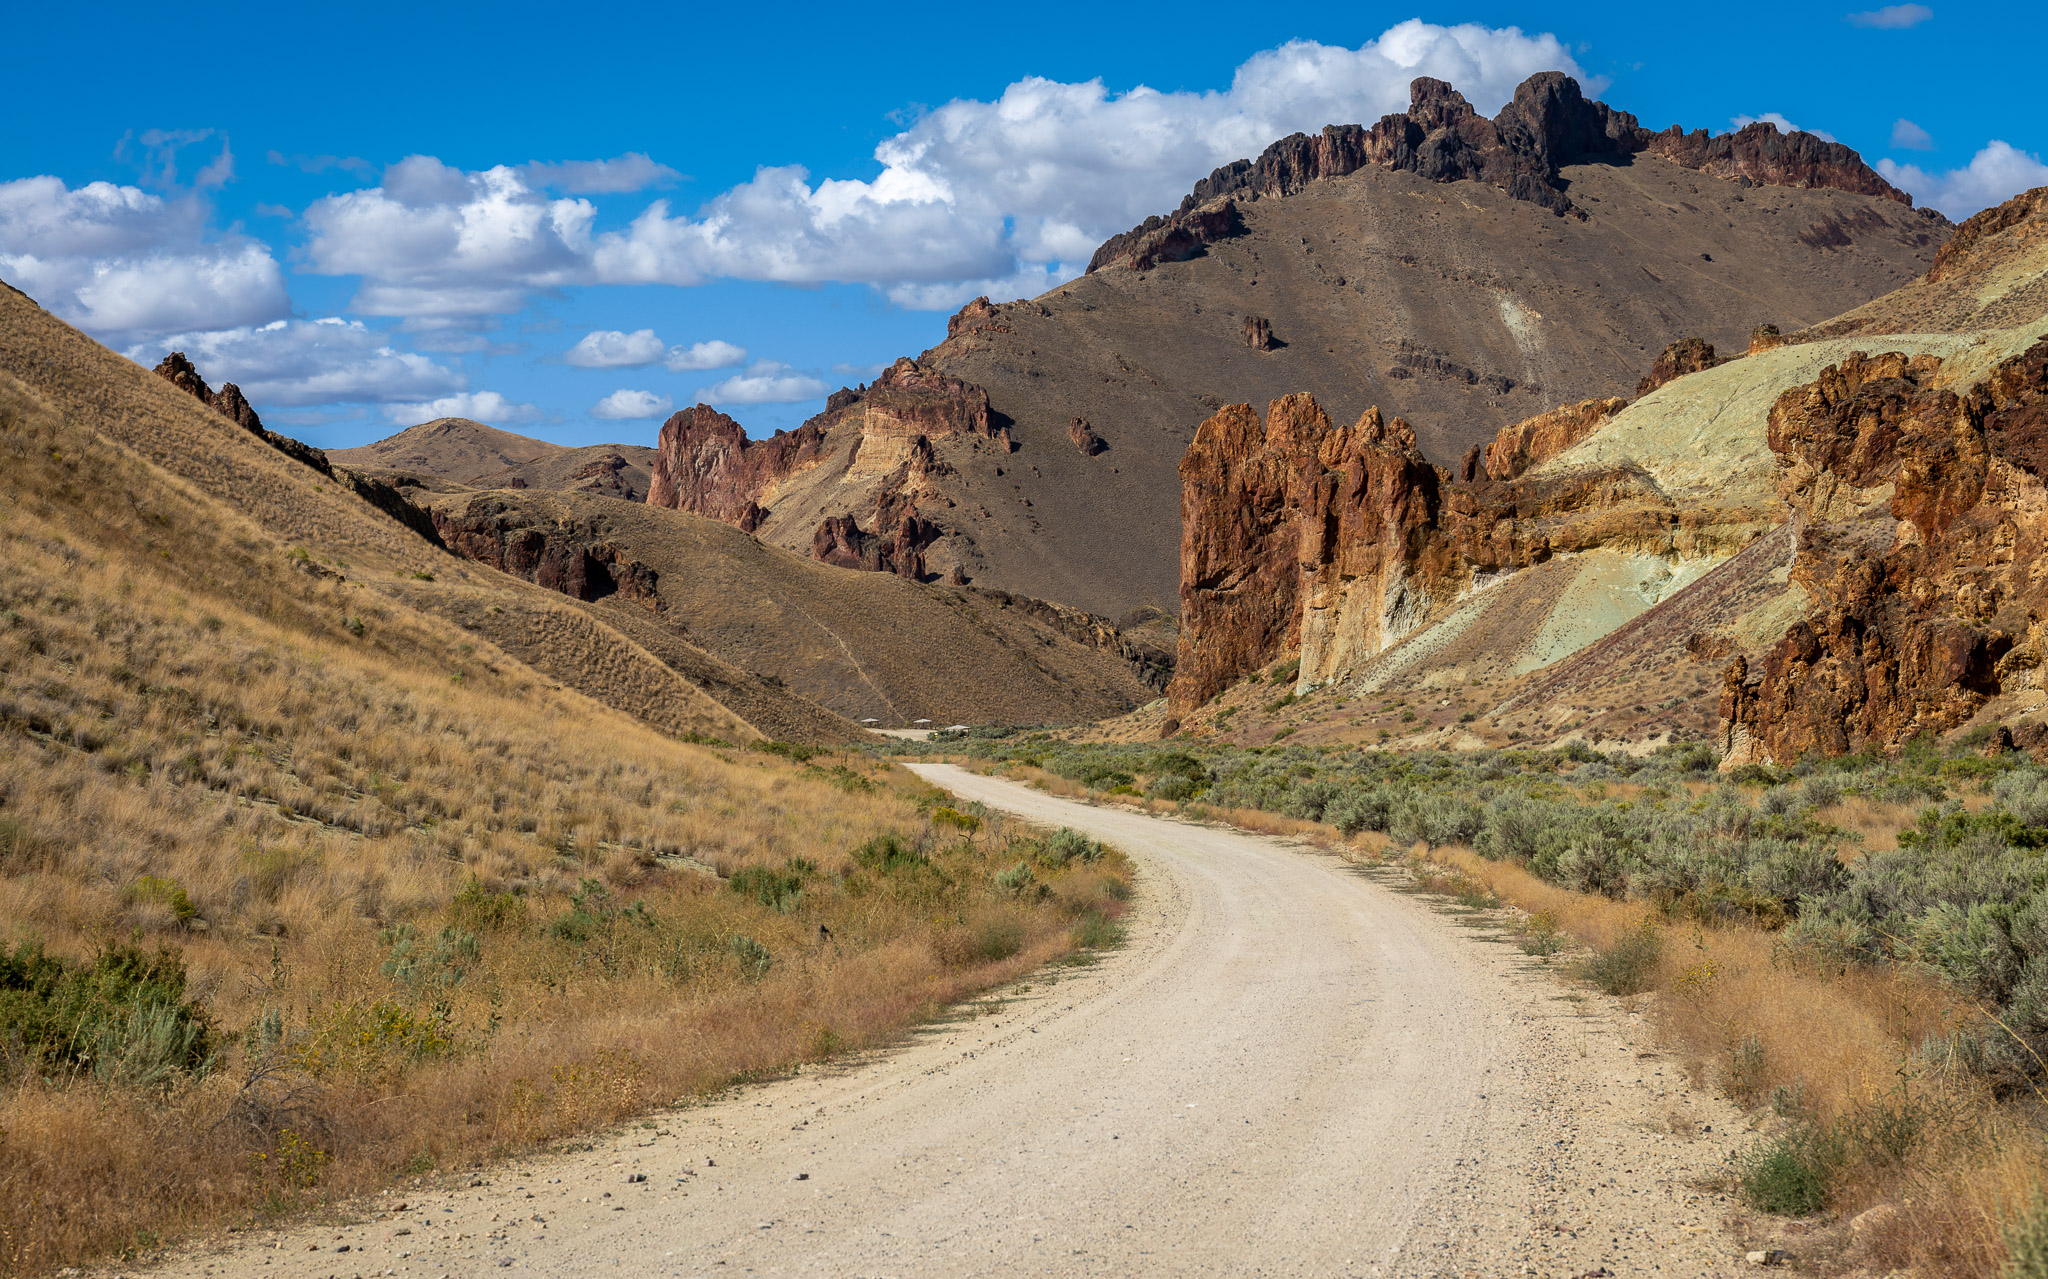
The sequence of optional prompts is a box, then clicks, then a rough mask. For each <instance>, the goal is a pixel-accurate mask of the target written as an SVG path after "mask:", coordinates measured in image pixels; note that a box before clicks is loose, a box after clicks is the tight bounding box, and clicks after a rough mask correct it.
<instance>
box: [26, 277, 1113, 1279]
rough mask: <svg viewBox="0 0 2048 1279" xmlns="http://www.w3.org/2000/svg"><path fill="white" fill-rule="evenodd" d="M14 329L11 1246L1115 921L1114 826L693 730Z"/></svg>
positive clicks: (771, 1059)
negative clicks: (1032, 832)
mask: <svg viewBox="0 0 2048 1279" xmlns="http://www.w3.org/2000/svg"><path fill="white" fill-rule="evenodd" d="M0 321H4V322H5V324H6V325H7V327H6V328H5V329H4V330H0V334H4V337H5V341H4V342H0V366H4V367H0V459H4V461H0V1270H4V1271H7V1272H10V1273H26V1272H32V1271H40V1270H44V1269H48V1268H51V1267H54V1266H57V1265H61V1264H69V1263H74V1262H78V1261H81V1260H86V1259H90V1258H94V1257H100V1256H106V1255H109V1254H119V1255H137V1254H144V1253H147V1252H148V1251H149V1250H150V1249H151V1248H152V1247H154V1246H155V1245H156V1244H157V1243H158V1242H159V1241H161V1240H163V1239H165V1238H166V1237H168V1236H171V1235H175V1234H178V1233H181V1232H185V1231H188V1230H192V1229H198V1228H204V1227H206V1226H208V1225H210V1224H213V1223H218V1222H220V1221H222V1220H224V1219H231V1218H245V1217H247V1216H249V1215H250V1214H258V1213H263V1212H276V1211H286V1210H290V1209H292V1208H294V1207H296V1206H299V1205H302V1204H305V1203H307V1202H309V1201H312V1200H315V1199H317V1198H319V1197H322V1196H325V1195H329V1194H335V1193H343V1192H348V1191H352V1190H356V1189H361V1188H363V1187H366V1186H370V1185H373V1184H375V1183H377V1182H378V1181H380V1180H382V1179H385V1178H387V1177H389V1176H391V1175H393V1174H395V1173H398V1172H400V1171H412V1172H421V1171H426V1170H430V1169H434V1168H444V1167H448V1166H450V1165H453V1164H457V1163H460V1162H464V1161H467V1160H471V1159H474V1158H477V1157H480V1156H483V1155H486V1154H491V1153H497V1152H506V1151H512V1150H517V1149H520V1148H523V1147H526V1146H529V1145H531V1144H532V1143H535V1142H540V1141H545V1140H547V1139H549V1138H550V1137H553V1136H555V1135H557V1134H561V1133H567V1132H571V1131H575V1130H577V1129H580V1128H584V1127H587V1126H589V1125H593V1124H599V1123H604V1122H608V1121H610V1120H613V1119H616V1118H617V1117H619V1116H621V1115H624V1114H627V1113H630V1112H631V1111H633V1110H634V1109H635V1108H638V1107H641V1106H647V1105H653V1104H658V1103H666V1102H669V1101H673V1100H675V1099H676V1098H678V1097H681V1096H684V1095H687V1094H689V1093H690V1092H692V1091H695V1090H701V1089H704V1088H708V1087H712V1086H715V1085H717V1084H719V1083H720V1082H722V1081H724V1080H727V1079H730V1078H732V1077H733V1076H735V1075H736V1074H740V1073H743V1072H747V1071H752V1070H760V1069H765V1068H771V1067H775V1066H778V1065H781V1064H785V1063H789V1062H792V1061H796V1060H801V1059H804V1058H806V1057H812V1056H816V1055H820V1054H824V1053H827V1052H830V1051H833V1050H835V1049H837V1048H839V1047H842V1046H845V1045H852V1044H861V1043H866V1042H872V1041H874V1040H875V1039H877V1038H879V1037H882V1036H885V1035H887V1034H889V1033H891V1032H893V1031H894V1030H896V1029H897V1028H899V1027H901V1026H903V1025H905V1024H906V1023H907V1022H909V1021H911V1020H912V1019H914V1018H916V1017H918V1016H920V1015H923V1014H924V1013H925V1012H926V1010H928V1009H929V1008H930V1007H931V1006H932V1005H933V1003H934V1002H935V1001H944V1000H947V999H950V998H953V997H955V996H957V995H959V994H962V993H964V992H966V991H969V990H972V989H974V988H976V987H978V986H981V985H984V984H986V983H988V982H991V981H995V980H999V979H1001V978H1003V977H1005V976H1007V975H1009V974H1011V973H1014V972H1016V971H1018V970H1019V969H1020V968H1022V967H1025V966H1028V965H1031V964H1034V963H1037V962H1040V961H1042V960H1043V959H1045V958H1047V957H1048V956H1051V955H1053V954H1056V953H1058V952H1060V951H1062V950H1064V949H1065V948H1067V947H1068V946H1070V945H1072V944H1074V942H1075V940H1076V938H1077V937H1078V938H1079V939H1080V940H1083V941H1088V940H1094V941H1099V940H1101V939H1103V938H1104V937H1105V936H1106V935H1107V933H1106V930H1107V929H1108V928H1109V927H1110V925H1109V924H1108V922H1107V921H1108V920H1109V918H1110V917H1112V916H1113V915H1114V914H1115V912H1116V910H1117V908H1118V905H1119V902H1120V897H1121V895H1122V894H1124V893H1126V892H1127V891H1128V890H1127V887H1126V880H1125V879H1124V877H1123V874H1122V871H1121V869H1120V867H1119V866H1118V864H1117V863H1116V861H1115V859H1114V858H1113V857H1103V856H1096V857H1093V858H1089V859H1082V858H1076V857H1074V856H1072V855H1071V850H1070V849H1068V848H1066V847H1065V846H1064V845H1062V846H1060V848H1059V851H1058V852H1055V851H1054V850H1053V849H1052V847H1050V846H1048V845H1046V844H1044V843H1041V842H1037V841H1033V840H1031V839H1029V838H1027V837H1025V836H1024V835H1023V834H1022V833H1015V832H1008V831H1004V830H1002V829H1001V828H1000V827H999V825H998V824H996V823H994V822H986V823H984V822H982V821H980V820H979V819H977V818H975V817H973V816H972V815H961V814H952V813H947V812H944V811H940V812H938V813H936V814H934V813H931V812H929V811H928V810H929V804H930V800H929V799H928V798H927V792H925V790H924V788H922V787H921V786H919V785H918V784H917V783H915V781H914V780H913V779H910V778H908V777H907V776H905V775H902V774H894V773H890V772H888V771H887V770H886V769H882V768H879V767H873V766H862V765H860V764H858V763H856V762H854V761H849V760H839V761H836V762H835V761H831V760H828V759H818V758H813V759H811V760H810V761H809V762H808V763H798V762H795V761H794V760H792V759H789V758H785V757H781V756H776V755H771V754H766V753H761V752H754V751H736V750H713V749H707V748H704V747H699V746H692V745H688V744H686V743H684V742H681V741H679V740H677V738H676V736H675V735H674V734H677V733H681V732H685V731H696V732H701V733H706V734H709V735H715V736H722V737H726V738H728V739H729V740H740V739H743V738H748V737H753V738H758V736H759V734H758V733H756V732H753V731H752V728H751V726H750V725H748V724H747V723H745V722H744V721H742V720H740V719H739V718H738V717H737V716H735V715H734V714H733V713H732V712H731V711H729V710H727V709H726V708H725V707H724V706H722V705H720V704H719V703H718V702H716V701H714V700H713V699H712V698H711V697H709V696H707V695H706V694H705V693H704V692H703V691H701V690H699V689H698V688H696V687H695V686H694V685H692V684H691V683H690V682H688V681H687V680H685V679H683V678H682V677H680V676H679V675H677V674H676V673H675V671H674V670H673V669H672V668H671V667H669V666H667V665H665V664H664V663H662V662H661V661H659V660H657V659H656V658H655V657H654V656H653V655H652V654H650V653H649V652H648V651H647V650H646V649H644V648H641V647H640V646H638V645H636V644H634V643H632V642H631V641H629V640H627V639H625V638H624V637H623V636H622V635H620V634H619V633H618V632H617V631H615V630H612V629H611V628H609V627H606V626H605V625H604V624H603V623H602V622H601V621H599V620H598V619H596V618H594V617H593V616H592V615H591V614H589V613H587V612H585V611H583V610H581V609H579V608H576V607H574V606H572V605H571V604H570V603H569V602H567V601H563V600H562V598H561V597H559V596H555V595H553V594H552V593H550V592H545V591H541V590H539V589H538V588H533V587H528V586H526V585H525V584H523V583H507V582H504V581H493V580H487V575H485V574H483V573H481V572H480V571H477V570H474V569H473V568H470V567H465V566H464V565H462V563H461V562H460V561H456V560H454V559H453V558H452V557H449V556H447V555H445V554H444V553H442V552H440V551H438V550H436V549H435V548H433V547H432V546H430V545H428V544H427V543H425V542H423V541H421V540H419V539H418V538H417V537H416V536H414V535H413V534H411V533H410V532H408V531H406V530H405V529H403V528H401V527H400V526H398V525H396V524H394V523H391V522H390V521H388V520H386V519H384V517H382V516H380V515H377V514H376V513H375V512H373V511H371V510H370V509H369V508H368V507H366V506H364V505H363V504H362V503H361V502H360V501H359V500H357V499H356V498H355V497H353V496H352V495H351V494H350V493H348V492H347V491H345V490H343V489H341V488H339V487H338V486H335V485H331V484H328V483H327V482H325V481H324V480H321V479H320V477H318V476H317V475H315V474H314V473H312V472H310V471H308V470H307V469H306V468H305V467H302V466H299V465H297V464H296V463H293V462H291V461H289V460H288V459H285V458H284V457H282V456H281V455H278V454H276V453H274V452H273V451H272V450H270V449H269V448H267V447H266V446H265V445H263V444H262V443H261V442H260V441H258V440H256V439H255V438H254V437H253V436H248V435H247V434H246V433H243V432H241V431H240V430H239V429H238V428H235V427H233V426H232V425H231V424H228V423H226V422H225V421H224V420H223V419H220V418H218V417H216V416H214V415H212V414H211V413H209V412H208V411H207V410H205V409H204V408H203V407H202V406H200V405H199V404H198V402H197V401H195V400H192V399H190V397H187V396H184V395H182V394H181V393H179V392H176V391H174V390H173V389H172V388H170V387H169V386H168V385H166V384H163V383H161V382H159V381H158V380H157V379H155V378H152V377H150V376H149V375H148V374H146V373H145V372H143V371H142V370H140V369H137V368H135V367H134V366H133V365H129V364H127V363H126V362H125V361H121V360H119V359H118V357H114V356H112V355H110V354H108V353H106V352H104V351H102V350H100V349H99V348H97V347H93V346H91V345H90V344H87V343H85V342H84V341H83V339H80V338H78V337H77V336H76V335H75V334H71V333H70V332H69V331H68V330H63V329H62V328H61V326H56V325H55V322H54V321H50V320H49V319H48V317H47V316H43V315H42V313H41V312H40V311H36V310H34V309H33V308H32V304H29V303H27V302H26V301H25V300H23V299H21V298H19V296H18V295H14V294H11V293H8V294H4V295H0ZM30 377H33V378H34V379H35V383H36V385H34V386H31V385H28V384H27V380H28V378H30ZM429 577H431V578H432V579H433V580H428V578H429ZM488 578H492V579H495V578H497V575H495V574H491V575H488ZM465 610H474V611H475V612H476V613H478V614H481V615H484V616H494V617H495V618H496V619H497V620H496V623H495V624H496V630H495V631H494V632H493V633H496V634H500V635H506V636H508V637H513V638H516V636H515V635H514V633H515V632H517V631H519V630H520V629H521V628H526V629H528V630H531V631H534V632H536V633H537V636H538V637H537V638H535V639H534V641H533V642H534V644H535V646H536V648H537V649H538V650H544V651H542V653H541V657H540V658H539V659H537V660H540V661H541V664H542V665H545V658H546V655H547V653H548V652H552V653H554V654H555V655H556V656H557V657H558V658H560V659H561V660H562V661H563V662H564V663H568V662H570V661H571V660H572V658H573V659H575V660H577V661H578V663H579V664H577V665H576V667H575V669H573V670H562V671H556V672H547V673H538V672H536V670H535V669H533V667H531V666H529V665H528V664H527V663H526V662H524V661H522V660H521V659H520V658H519V656H517V655H515V654H514V653H513V652H511V651H508V649H509V648H510V647H512V645H511V644H510V643H509V642H508V645H507V646H504V647H501V646H500V645H499V644H497V643H494V642H493V641H492V640H491V639H490V638H488V637H487V635H486V634H484V633H479V632H478V631H473V630H466V629H464V628H463V627H462V626H459V625H457V624H456V623H455V622H453V621H451V620H449V618H450V617H460V616H463V615H464V613H465ZM494 610H495V613H494ZM551 628H552V629H551ZM578 628H581V629H580V630H579V629H578ZM550 636H554V637H555V639H553V640H551V639H550ZM550 643H553V644H554V645H555V646H554V647H553V648H549V645H550ZM607 680H611V681H614V682H615V686H614V685H607V684H606V683H605V681H607ZM572 683H573V684H575V685H576V686H575V687H572V686H570V685H571V684H572ZM579 688H596V689H598V690H599V691H606V690H607V689H610V690H612V691H616V689H628V690H631V689H639V690H641V691H642V692H643V694H644V698H643V704H641V705H638V706H636V707H634V709H636V710H637V711H639V715H638V717H635V716H631V715H628V714H626V713H624V712H622V711H620V710H617V709H613V708H611V707H607V706H605V705H603V704H601V703H600V702H598V701H596V700H594V699H593V698H592V697H590V696H587V695H586V694H585V693H584V692H582V691H578V690H579ZM794 700H795V699H791V701H794ZM816 713H818V714H822V712H816ZM657 728H660V729H665V730H667V732H662V731H657ZM807 753H808V752H805V751H785V752H784V754H785V755H798V756H801V755H805V754H807ZM934 817H937V818H938V820H937V821H936V822H935V821H934V820H933V819H934ZM1020 862H1022V863H1024V865H1025V869H1024V870H1023V871H1022V872H1018V871H1016V870H1015V867H1016V866H1017V865H1018V863H1020ZM998 872H1008V873H1007V874H1005V875H1004V877H1003V878H1002V879H1000V880H999V879H998V878H997V875H998ZM820 924H824V925H827V926H828V927H829V929H830V931H831V934H832V939H831V940H830V941H829V942H827V941H825V940H824V939H823V937H822V935H821V934H820V932H819V925H820Z"/></svg>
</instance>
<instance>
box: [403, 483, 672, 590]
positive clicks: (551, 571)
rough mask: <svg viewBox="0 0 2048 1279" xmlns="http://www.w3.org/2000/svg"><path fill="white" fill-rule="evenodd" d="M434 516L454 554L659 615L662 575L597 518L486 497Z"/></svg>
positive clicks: (550, 585) (435, 512)
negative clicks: (555, 514)
mask: <svg viewBox="0 0 2048 1279" xmlns="http://www.w3.org/2000/svg"><path fill="white" fill-rule="evenodd" d="M431 518H432V519H433V521H434V527H435V528H436V529H438V530H439V531H440V534H441V540H442V542H443V543H444V544H445V545H446V546H447V547H448V549H449V550H451V551H453V552H455V553H456V554H457V555H465V556H468V557H469V558H470V559H473V560H476V561H477V562H479V563H482V564H488V565H490V566H491V567H492V568H495V569H497V570H499V571H500V572H504V573H510V574H511V575H512V576H514V577H523V578H525V579H526V580H527V581H529V582H533V583H535V584H536V585H539V586H545V587H546V588H548V589H549V590H551V591H560V592H561V593H562V594H564V595H567V596H570V597H571V598H574V599H579V600H585V601H589V600H600V599H604V598H605V597H606V596H609V595H618V596H619V597H621V598H623V599H628V600H632V601H633V602H635V603H638V604H644V605H646V606H647V607H648V608H649V609H652V610H654V611H655V612H660V611H661V608H662V601H661V595H660V593H659V591H658V590H657V589H656V585H657V583H658V581H659V574H657V573H656V572H655V571H654V570H653V569H651V568H649V567H648V566H647V565H645V564H642V563H641V562H640V561H638V560H636V559H633V558H631V557H630V556H629V555H628V554H627V553H626V552H625V551H624V550H623V549H622V548H621V547H620V546H619V544H618V543H617V542H616V541H614V540H612V539H611V538H609V537H607V536H606V533H605V530H604V529H603V528H601V527H600V526H599V525H598V524H597V522H596V521H594V520H592V519H589V518H587V517H586V518H583V519H575V518H570V519H567V520H563V519H553V520H550V519H546V518H544V517H541V516H539V515H538V513H537V512H536V511H535V510H534V509H533V508H531V507H527V506H522V505H518V504H515V503H513V502H510V501H507V500H506V499H504V498H500V497H493V496H491V495H488V494H485V495H482V496H479V497H475V498H472V499H471V500H470V501H469V503H468V504H467V505H466V506H464V507H462V508H461V509H460V510H453V509H449V508H446V507H437V508H435V509H434V510H433V512H432V515H431Z"/></svg>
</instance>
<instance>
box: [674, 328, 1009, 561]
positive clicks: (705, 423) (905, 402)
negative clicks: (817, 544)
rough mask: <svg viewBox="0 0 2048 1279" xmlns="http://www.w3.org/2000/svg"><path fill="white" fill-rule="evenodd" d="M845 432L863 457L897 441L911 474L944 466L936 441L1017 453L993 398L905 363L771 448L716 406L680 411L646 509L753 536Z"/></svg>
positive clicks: (836, 400)
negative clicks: (781, 492) (973, 442)
mask: <svg viewBox="0 0 2048 1279" xmlns="http://www.w3.org/2000/svg"><path fill="white" fill-rule="evenodd" d="M841 429H854V430H858V431H859V432H860V436H861V439H860V443H859V444H857V445H855V449H856V452H858V450H859V449H861V448H864V447H866V446H868V445H869V444H870V443H871V442H872V441H875V440H878V439H883V438H889V439H895V440H897V441H899V444H898V450H899V451H900V454H901V455H902V456H905V457H907V458H909V459H910V462H911V463H912V467H913V469H915V466H916V464H917V463H919V462H920V461H921V462H922V463H923V465H924V466H925V467H926V468H927V469H929V468H930V467H932V466H935V465H937V464H936V463H935V462H934V460H933V456H932V449H931V437H933V436H947V435H976V436H980V437H982V438H984V439H988V440H992V441H994V442H996V443H997V444H998V445H1000V446H1002V447H1003V448H1004V449H1006V450H1007V449H1010V448H1013V447H1015V446H1014V444H1013V443H1012V442H1011V440H1010V433H1009V429H1008V428H1007V427H1004V426H999V425H996V424H995V422H994V420H993V419H992V417H991V415H990V413H989V407H988V392H986V391H984V390H982V389H981V388H980V387H978V386H976V385H974V384H973V383H972V382H966V381H962V380H961V379H959V378H956V377H947V376H946V375H945V374H943V373H938V372H934V371H933V370H930V369H927V368H925V367H924V366H922V365H920V364H919V363H918V362H917V361H915V360H911V359H907V358H906V359H901V360H898V361H896V363H895V364H893V365H891V366H890V367H889V369H888V370H886V371H885V372H884V373H883V374H882V376H880V377H878V378H876V379H875V381H874V383H873V384H872V385H869V386H861V387H857V388H842V389H841V390H839V391H837V392H835V393H834V394H833V395H832V397H831V398H830V399H829V400H828V401H827V408H826V410H825V412H823V413H821V414H819V415H818V416H817V417H814V418H812V419H811V420H810V421H808V422H806V423H804V424H803V425H802V426H801V427H799V428H797V429H796V430H794V431H777V432H776V433H775V435H774V436H773V437H771V438H769V439H766V440H749V439H748V438H747V433H746V431H745V429H744V428H742V427H741V426H740V424H739V423H738V422H735V421H733V420H732V419H731V418H729V417H727V416H726V415H725V414H723V413H720V412H719V411H718V410H716V409H714V408H712V407H711V406H710V405H708V404H698V405H694V406H692V407H690V408H687V409H684V410H682V411H681V412H679V413H677V414H675V415H674V416H672V417H670V418H669V420H668V421H667V422H665V423H663V424H662V428H661V436H660V439H659V441H658V443H657V445H656V452H655V459H654V474H653V478H652V480H651V482H650V483H649V485H648V488H647V502H648V504H649V505H650V506H665V507H668V508H670V509H671V510H679V511H689V512H691V513H693V514H696V515H703V516H707V517H709V518H711V519H714V520H720V521H723V522H724V523H727V524H731V525H734V526H735V527H738V528H741V529H744V530H746V531H747V532H749V533H751V532H753V531H754V530H755V529H757V528H759V527H760V526H761V522H762V521H763V520H765V519H766V518H767V516H768V510H767V508H766V507H765V506H763V504H762V503H763V500H764V499H766V500H770V501H772V499H773V494H774V492H775V489H776V486H777V485H779V484H781V483H782V482H783V481H784V480H786V479H788V478H789V477H790V476H792V475H795V474H796V473H798V472H799V471H804V470H808V469H809V468H811V467H813V466H816V465H818V464H819V463H820V462H822V461H824V460H825V457H826V456H827V454H828V453H829V452H830V451H831V450H832V448H833V444H832V440H833V438H834V433H835V432H836V431H838V430H841ZM895 455H896V454H893V453H892V454H889V456H892V457H893V456H895ZM906 474H907V473H906ZM850 527H856V528H857V527H858V526H857V525H851V526H850ZM820 536H821V537H823V536H824V533H823V531H822V530H821V531H820ZM888 536H894V534H893V533H892V534H888ZM834 545H835V546H836V545H837V543H836V542H835V543H834ZM849 545H850V544H849ZM834 554H838V552H836V551H835V552H834ZM834 562H838V561H836V560H835V561H834ZM892 571H893V570H892ZM922 571H923V570H922V569H919V572H920V573H921V572H922Z"/></svg>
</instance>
